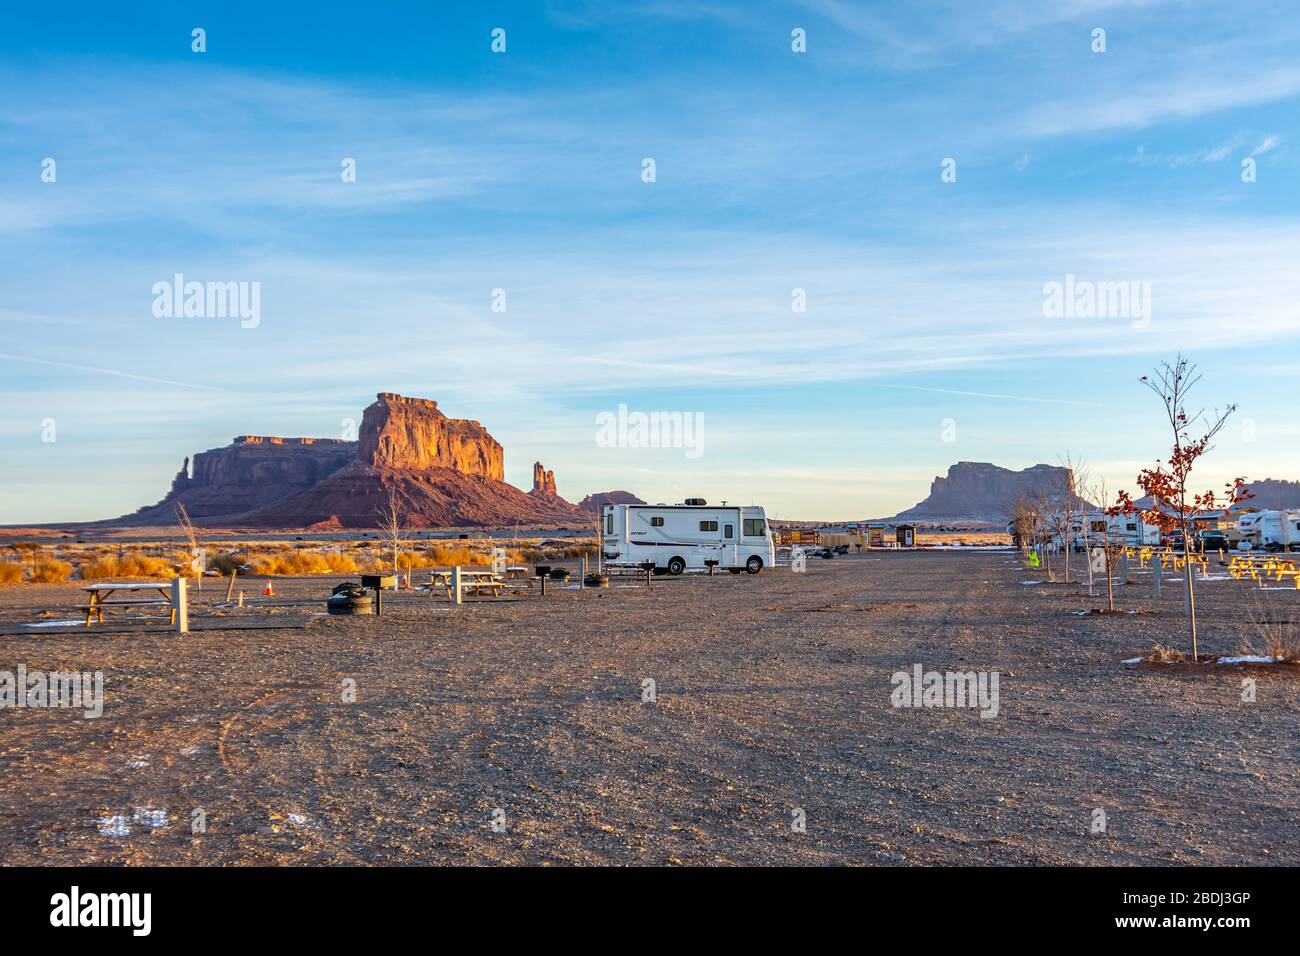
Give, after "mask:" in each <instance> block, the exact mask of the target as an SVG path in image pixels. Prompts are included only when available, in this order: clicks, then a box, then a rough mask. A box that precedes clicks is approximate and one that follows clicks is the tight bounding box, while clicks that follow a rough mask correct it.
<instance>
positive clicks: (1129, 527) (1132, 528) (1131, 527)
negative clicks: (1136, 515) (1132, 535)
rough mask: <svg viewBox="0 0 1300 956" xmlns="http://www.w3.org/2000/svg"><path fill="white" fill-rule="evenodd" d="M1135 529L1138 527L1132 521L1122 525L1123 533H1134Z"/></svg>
mask: <svg viewBox="0 0 1300 956" xmlns="http://www.w3.org/2000/svg"><path fill="white" fill-rule="evenodd" d="M1137 529H1138V526H1137V525H1136V524H1134V523H1133V522H1132V521H1130V522H1129V523H1128V524H1126V525H1124V530H1125V531H1136V530H1137Z"/></svg>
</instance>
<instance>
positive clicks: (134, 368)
mask: <svg viewBox="0 0 1300 956" xmlns="http://www.w3.org/2000/svg"><path fill="white" fill-rule="evenodd" d="M118 6H122V5H118ZM130 6H131V7H132V8H133V9H129V10H121V9H117V6H115V7H113V8H112V9H111V10H110V9H108V8H106V7H105V5H103V4H98V3H96V4H80V3H69V4H62V5H59V6H57V7H49V6H45V5H13V4H11V5H6V6H5V8H4V10H3V12H0V38H2V39H0V45H2V46H0V49H2V50H3V52H2V53H0V89H3V90H4V96H3V97H2V98H0V289H3V295H2V296H0V330H3V332H4V333H6V334H5V335H4V341H3V343H0V402H2V403H3V409H4V411H3V414H2V415H0V522H4V523H23V522H36V521H54V520H83V519H94V518H102V517H107V516H111V515H115V514H120V513H123V512H127V511H131V510H134V509H135V508H136V507H138V506H140V505H142V504H145V503H150V502H153V501H155V500H157V499H158V498H160V497H161V496H162V494H163V493H164V492H165V490H166V488H167V485H168V483H169V481H170V479H171V477H172V475H173V474H174V473H175V471H176V469H177V468H178V467H179V466H180V462H181V460H182V458H184V457H185V456H186V455H190V454H192V453H193V452H195V451H199V450H203V449H206V448H211V447H216V446H219V445H223V444H225V443H227V442H228V441H229V440H230V438H231V437H232V436H234V435H237V434H246V433H253V434H279V435H317V436H338V435H340V434H341V433H342V429H343V428H344V427H345V424H344V422H345V420H346V419H359V418H360V413H361V410H362V409H363V408H364V407H365V405H366V404H368V403H369V402H370V401H372V400H373V397H374V394H375V393H376V392H378V391H397V392H402V393H403V394H408V395H419V396H423V397H428V398H434V399H436V400H438V401H439V403H440V405H441V407H442V408H443V410H444V411H446V412H447V413H448V414H450V415H453V416H456V417H466V418H475V419H478V420H480V421H481V422H483V424H484V425H485V426H486V427H487V428H488V429H489V430H490V431H491V432H492V433H493V435H494V436H495V437H496V438H497V439H498V440H499V441H501V442H502V443H503V444H504V446H505V448H506V472H507V475H506V477H507V479H508V480H510V481H512V482H513V483H515V484H517V485H521V486H523V487H524V488H527V487H528V486H529V482H530V480H531V466H532V462H533V461H534V460H538V459H539V460H541V461H542V462H544V463H545V465H546V466H547V467H548V468H553V469H554V470H555V472H556V478H557V482H558V486H559V491H560V493H561V494H562V495H564V496H565V497H568V498H570V499H571V500H577V499H580V498H581V497H583V496H584V495H585V494H588V493H590V492H593V491H600V490H607V489H611V488H624V489H628V490H631V491H634V492H636V493H638V494H640V495H641V496H642V497H644V498H647V499H649V500H652V501H659V500H679V499H680V498H682V497H685V496H687V495H701V496H703V497H706V498H709V499H722V498H725V499H729V500H753V501H754V502H757V503H760V504H765V505H767V507H768V509H769V513H773V514H776V515H778V516H783V517H795V518H826V519H834V518H854V517H867V516H877V515H885V514H892V513H894V512H895V511H898V510H900V509H902V508H905V507H908V506H910V505H911V504H913V503H915V502H916V501H917V500H919V499H920V498H922V497H924V495H925V494H926V492H927V490H928V486H929V482H930V480H931V479H932V478H933V477H934V476H935V475H938V474H942V473H943V472H944V471H945V470H946V468H947V467H948V465H949V464H951V463H953V462H955V461H958V460H974V461H992V462H995V463H997V464H1001V465H1004V466H1007V467H1015V468H1019V467H1024V466H1027V465H1031V464H1034V463H1036V462H1043V461H1045V462H1055V461H1057V459H1058V457H1059V456H1061V455H1064V454H1066V453H1069V454H1071V455H1072V456H1074V457H1075V458H1080V457H1081V458H1084V459H1086V460H1087V461H1088V462H1090V464H1091V466H1092V470H1093V472H1094V473H1096V474H1099V475H1103V476H1105V477H1106V479H1107V481H1108V483H1109V484H1110V486H1111V488H1116V487H1128V488H1130V489H1131V488H1132V487H1133V481H1132V478H1133V476H1134V474H1135V473H1136V471H1137V469H1138V468H1139V467H1141V466H1142V465H1145V464H1147V463H1149V462H1151V461H1153V460H1154V459H1156V458H1157V457H1160V456H1162V455H1164V454H1165V453H1166V451H1167V449H1166V446H1167V445H1168V440H1167V437H1166V435H1165V433H1164V431H1163V430H1162V428H1161V420H1160V417H1159V411H1160V410H1159V408H1158V407H1157V406H1156V405H1155V399H1154V397H1153V396H1151V395H1149V394H1148V393H1147V392H1145V391H1144V390H1143V389H1142V388H1141V387H1140V386H1139V385H1138V384H1137V378H1138V376H1140V375H1141V374H1143V373H1144V372H1146V371H1147V370H1148V369H1149V368H1150V367H1151V366H1152V365H1154V364H1155V363H1156V362H1158V361H1159V360H1161V359H1166V358H1172V356H1173V355H1174V354H1175V353H1176V352H1177V351H1179V350H1180V349H1181V350H1182V351H1183V352H1184V353H1186V354H1188V355H1189V356H1191V357H1192V358H1193V360H1195V361H1197V362H1198V363H1199V364H1200V366H1201V371H1202V372H1203V374H1204V376H1205V378H1204V381H1203V382H1202V384H1201V385H1200V386H1199V391H1200V397H1201V399H1202V400H1203V401H1204V403H1205V404H1207V405H1216V404H1218V405H1222V404H1225V403H1227V402H1237V403H1238V404H1239V406H1240V411H1239V412H1238V417H1237V419H1236V420H1235V421H1234V424H1233V425H1231V426H1230V427H1229V428H1228V429H1227V430H1226V431H1225V432H1224V434H1223V436H1222V438H1221V440H1220V441H1219V443H1218V446H1217V448H1216V449H1215V450H1214V451H1213V452H1212V453H1211V455H1210V456H1209V457H1208V458H1207V459H1206V461H1205V462H1204V464H1203V468H1204V472H1203V475H1204V479H1205V482H1206V483H1207V484H1210V483H1213V484H1217V483H1219V482H1220V481H1222V480H1224V479H1226V478H1229V477H1231V476H1233V475H1236V474H1243V475H1246V476H1249V477H1255V478H1260V477H1275V478H1289V479H1295V478H1300V451H1297V442H1296V440H1295V439H1296V436H1297V433H1298V432H1300V428H1298V427H1297V422H1296V414H1295V413H1296V410H1297V403H1296V401H1295V399H1294V377H1295V367H1296V366H1295V359H1294V355H1295V352H1296V347H1297V344H1298V342H1297V340H1298V339H1300V332H1298V329H1300V305H1297V303H1298V302H1300V267H1298V266H1297V263H1300V229H1297V222H1298V221H1300V150H1298V148H1297V147H1298V145H1300V129H1297V125H1298V124H1297V119H1298V118H1300V110H1298V109H1297V107H1298V106H1300V102H1298V101H1300V60H1297V57H1296V52H1297V50H1300V20H1298V19H1297V18H1296V17H1295V15H1294V7H1293V5H1290V4H1286V3H1261V4H1256V5H1254V6H1252V7H1251V8H1250V10H1249V11H1242V10H1240V9H1234V8H1231V7H1230V6H1225V5H1223V4H1217V3H1208V2H1206V3H1200V2H1173V0H1170V2H1159V0H1146V2H1122V0H1114V2H1107V0H1093V2H1078V3H1051V4H1046V3H1038V2H1023V3H1022V2H1010V0H996V2H991V3H983V4H971V3H963V2H945V3H918V4H885V3H855V2H848V0H809V2H804V3H781V4H764V3H748V4H738V3H715V2H707V0H699V2H686V0H658V2H645V3H636V2H632V3H624V4H608V3H558V2H557V3H535V4H482V3H479V4H470V3H465V4H459V3H438V4H378V5H372V6H369V7H367V6H364V5H362V6H357V5H353V4H337V5H334V4H330V3H321V4H316V5H314V6H313V7H312V8H311V14H310V15H305V14H303V13H300V12H276V11H275V10H271V9H268V7H269V6H270V5H267V4H245V3H221V4H202V3H175V4H135V5H130ZM195 27H202V28H203V29H205V30H206V34H207V52H205V53H201V54H199V53H194V52H192V51H191V30H192V29H194V28H195ZM498 27H499V28H502V29H504V30H505V31H506V52H505V53H501V54H495V53H493V52H492V51H491V49H490V44H491V39H492V38H491V31H492V30H493V29H494V28H498ZM795 28H801V29H803V30H805V31H806V36H807V52H805V53H802V54H798V53H794V52H793V51H792V50H791V31H792V30H793V29H795ZM1095 28H1102V29H1104V30H1105V31H1106V51H1105V52H1104V53H1094V52H1092V49H1091V47H1092V44H1093V39H1092V34H1093V30H1094V29H1095ZM47 157H49V158H53V159H54V160H55V161H56V163H57V167H56V169H57V178H56V180H55V181H54V182H43V181H42V178H41V173H42V161H43V160H44V159H45V158H47ZM647 157H650V158H653V159H654V161H655V164H656V181H655V182H653V183H647V182H643V181H642V161H643V159H645V158H647ZM344 158H353V159H355V160H356V168H357V180H356V182H354V183H344V182H343V181H342V178H341V176H340V164H341V162H342V160H343V159H344ZM946 158H953V159H955V160H956V164H957V165H956V170H957V177H956V181H955V182H943V181H941V175H940V174H941V164H942V162H943V160H944V159H946ZM1246 159H1252V160H1254V162H1255V164H1256V181H1255V182H1253V183H1244V182H1243V181H1242V162H1243V160H1246ZM175 273H182V274H184V275H185V277H186V278H187V279H191V280H199V281H220V282H225V281H250V282H251V281H256V282H258V283H260V288H261V314H260V324H258V325H257V327H256V328H241V327H240V324H239V322H238V320H237V319H229V318H194V317H191V318H159V317H156V316H155V315H154V314H153V310H152V304H153V298H154V297H153V294H152V292H151V288H152V286H153V284H154V283H155V282H158V281H170V280H171V277H172V276H173V275H174V274H175ZM1067 274H1072V275H1075V276H1077V277H1078V278H1079V279H1080V280H1084V281H1092V282H1136V283H1149V284H1150V290H1151V312H1150V322H1149V324H1145V326H1144V324H1143V323H1140V322H1138V323H1135V322H1134V321H1131V320H1130V319H1129V318H1126V317H1108V318H1086V317H1069V318H1066V317H1050V318H1049V317H1046V316H1044V311H1043V300H1044V292H1043V288H1044V284H1045V283H1049V282H1054V281H1056V282H1063V281H1064V279H1065V276H1066V275H1067ZM496 288H502V289H505V290H506V297H507V298H506V301H507V307H506V311H505V312H504V313H500V312H493V311H492V310H491V308H490V306H491V301H492V290H493V289H496ZM795 288H801V289H804V290H805V291H806V297H807V310H806V311H805V312H801V313H800V312H793V311H792V309H791V290H792V289H795ZM620 404H626V405H627V406H629V408H631V409H632V410H644V411H683V412H690V413H698V414H700V415H702V416H703V421H704V444H703V454H702V455H700V456H699V457H696V458H688V457H687V456H686V455H685V454H684V453H683V451H682V450H681V449H647V448H605V447H599V446H598V445H597V443H596V440H595V437H596V431H597V429H596V416H597V415H598V414H599V413H601V412H603V411H614V410H616V409H617V408H618V406H619V405H620ZM949 419H951V420H952V423H953V425H952V427H950V428H949V430H948V432H947V435H946V436H945V431H944V422H945V420H949ZM48 420H53V423H54V426H55V432H54V436H55V440H54V441H43V440H42V438H43V435H44V437H49V435H48V430H47V429H46V427H45V425H44V424H43V423H45V422H47V421H48ZM945 437H948V438H953V437H955V440H952V441H946V440H945Z"/></svg>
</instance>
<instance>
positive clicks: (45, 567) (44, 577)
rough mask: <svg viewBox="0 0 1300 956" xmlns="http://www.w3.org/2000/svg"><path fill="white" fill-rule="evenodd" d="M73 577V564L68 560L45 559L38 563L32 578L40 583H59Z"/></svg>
mask: <svg viewBox="0 0 1300 956" xmlns="http://www.w3.org/2000/svg"><path fill="white" fill-rule="evenodd" d="M70 577H72V565H70V564H68V562H66V561H55V560H52V559H50V560H45V561H41V562H40V563H38V564H37V565H36V570H35V571H33V572H32V580H33V581H36V582H37V583H39V584H59V583H61V582H63V581H66V580H68V578H70Z"/></svg>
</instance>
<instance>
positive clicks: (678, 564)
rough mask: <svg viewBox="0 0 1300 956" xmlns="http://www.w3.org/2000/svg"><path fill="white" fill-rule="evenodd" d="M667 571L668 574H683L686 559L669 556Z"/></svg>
mask: <svg viewBox="0 0 1300 956" xmlns="http://www.w3.org/2000/svg"><path fill="white" fill-rule="evenodd" d="M668 573H669V574H672V575H678V574H685V573H686V559H685V558H669V559H668Z"/></svg>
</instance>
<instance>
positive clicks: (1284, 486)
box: [1133, 478, 1300, 511]
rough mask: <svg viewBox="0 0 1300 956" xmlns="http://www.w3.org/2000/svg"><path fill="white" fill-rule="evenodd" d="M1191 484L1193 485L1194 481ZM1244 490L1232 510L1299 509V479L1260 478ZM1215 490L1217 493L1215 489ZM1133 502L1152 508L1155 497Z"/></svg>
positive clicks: (1249, 483) (1247, 485)
mask: <svg viewBox="0 0 1300 956" xmlns="http://www.w3.org/2000/svg"><path fill="white" fill-rule="evenodd" d="M1193 484H1194V485H1195V482H1194V481H1193ZM1198 487H1199V486H1198ZM1246 490H1247V491H1249V492H1250V497H1249V498H1247V499H1246V500H1245V501H1243V502H1242V503H1241V504H1239V505H1234V506H1233V507H1232V509H1231V510H1232V511H1296V510H1300V481H1286V480H1284V479H1281V478H1260V479H1259V480H1258V481H1248V482H1246ZM1215 491H1216V493H1217V489H1215ZM1219 497H1223V496H1219ZM1133 504H1134V505H1135V506H1136V507H1138V508H1153V507H1155V499H1154V498H1152V497H1150V496H1147V497H1145V498H1138V499H1136V500H1134V502H1133Z"/></svg>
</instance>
